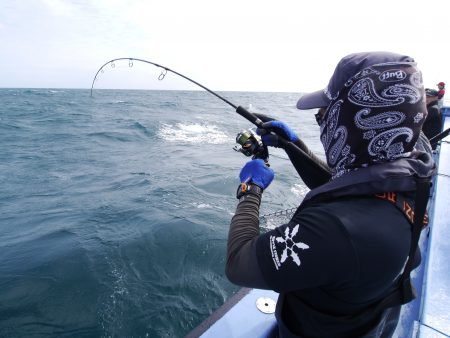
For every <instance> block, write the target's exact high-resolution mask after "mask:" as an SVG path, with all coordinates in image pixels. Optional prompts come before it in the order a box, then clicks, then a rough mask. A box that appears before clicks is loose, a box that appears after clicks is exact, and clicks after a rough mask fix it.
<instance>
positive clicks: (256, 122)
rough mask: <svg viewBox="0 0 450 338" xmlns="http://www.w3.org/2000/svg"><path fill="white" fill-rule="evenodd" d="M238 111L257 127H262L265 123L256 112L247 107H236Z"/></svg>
mask: <svg viewBox="0 0 450 338" xmlns="http://www.w3.org/2000/svg"><path fill="white" fill-rule="evenodd" d="M236 113H238V114H239V115H241V116H242V117H244V118H246V119H247V120H249V121H250V122H251V123H253V124H254V125H256V126H257V127H260V126H261V125H262V123H263V122H262V121H261V120H260V119H259V118H258V117H257V116H256V115H255V114H252V113H250V112H249V111H248V110H247V109H245V108H244V107H242V106H239V107H237V108H236Z"/></svg>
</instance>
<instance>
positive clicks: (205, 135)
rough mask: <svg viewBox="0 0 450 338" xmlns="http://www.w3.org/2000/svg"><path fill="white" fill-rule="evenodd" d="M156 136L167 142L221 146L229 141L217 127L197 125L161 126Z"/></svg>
mask: <svg viewBox="0 0 450 338" xmlns="http://www.w3.org/2000/svg"><path fill="white" fill-rule="evenodd" d="M157 134H158V136H159V137H160V138H162V139H163V140H166V141H169V142H184V143H208V144H223V143H226V142H229V141H230V137H228V135H226V134H225V133H224V132H223V131H221V130H220V129H219V128H218V127H217V126H215V125H201V124H198V123H188V124H185V123H177V124H175V125H171V124H163V125H161V127H160V128H159V130H158V133H157Z"/></svg>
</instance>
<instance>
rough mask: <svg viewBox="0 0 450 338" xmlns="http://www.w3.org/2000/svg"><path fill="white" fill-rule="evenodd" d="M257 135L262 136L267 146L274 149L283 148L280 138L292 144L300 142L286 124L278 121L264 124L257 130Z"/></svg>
mask: <svg viewBox="0 0 450 338" xmlns="http://www.w3.org/2000/svg"><path fill="white" fill-rule="evenodd" d="M271 131H273V133H271ZM256 133H257V134H258V135H261V139H262V141H263V143H264V144H265V145H268V146H272V147H281V145H280V142H279V138H278V136H281V137H282V138H284V139H286V140H287V141H290V142H297V141H298V140H299V138H298V136H297V134H296V133H295V132H294V131H293V130H292V129H291V128H289V126H288V125H287V124H286V123H284V122H281V121H277V120H274V121H269V122H264V123H263V124H262V126H261V127H260V128H257V129H256Z"/></svg>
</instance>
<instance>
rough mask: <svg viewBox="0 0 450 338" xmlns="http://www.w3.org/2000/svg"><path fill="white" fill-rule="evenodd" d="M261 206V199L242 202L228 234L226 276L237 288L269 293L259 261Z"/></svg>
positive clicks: (247, 198) (243, 200) (253, 197)
mask: <svg viewBox="0 0 450 338" xmlns="http://www.w3.org/2000/svg"><path fill="white" fill-rule="evenodd" d="M260 203H261V196H257V195H250V194H249V195H246V196H245V197H244V198H241V200H240V202H239V204H238V206H237V208H236V213H235V215H234V216H233V218H232V220H231V224H230V230H229V233H228V245H227V263H226V270H225V273H226V275H227V277H228V279H229V280H230V281H231V282H232V283H234V284H237V285H241V286H245V287H252V288H259V289H269V287H268V286H267V284H266V282H265V281H264V279H263V276H262V274H261V270H260V268H259V265H258V260H257V257H256V240H257V238H258V236H259V205H260Z"/></svg>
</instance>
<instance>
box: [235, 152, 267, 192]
mask: <svg viewBox="0 0 450 338" xmlns="http://www.w3.org/2000/svg"><path fill="white" fill-rule="evenodd" d="M274 176H275V174H274V172H273V170H272V169H271V168H269V167H268V166H266V164H265V163H264V161H263V160H261V159H256V160H251V161H249V162H247V163H246V164H245V166H244V167H243V168H242V170H241V173H240V174H239V178H240V179H241V183H248V182H253V183H254V184H256V185H257V186H259V187H260V188H262V189H266V188H267V187H268V186H269V185H270V183H271V182H272V180H273V178H274Z"/></svg>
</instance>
